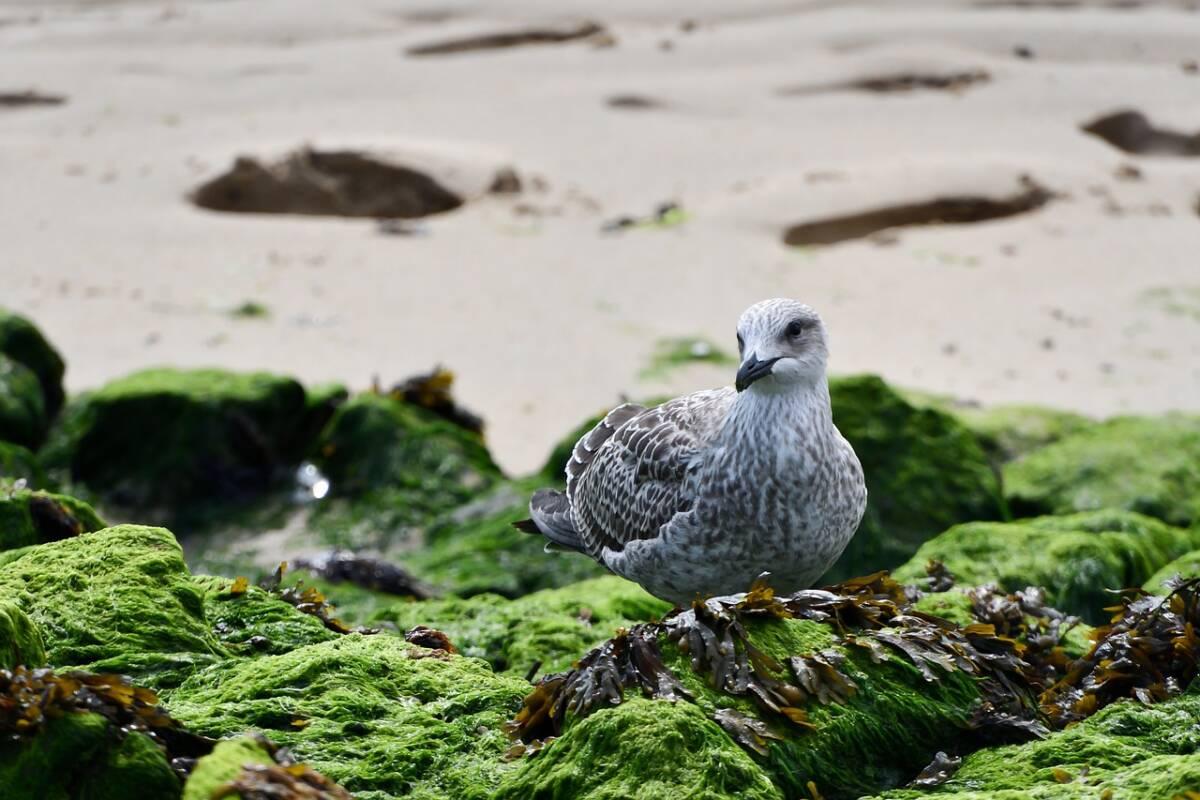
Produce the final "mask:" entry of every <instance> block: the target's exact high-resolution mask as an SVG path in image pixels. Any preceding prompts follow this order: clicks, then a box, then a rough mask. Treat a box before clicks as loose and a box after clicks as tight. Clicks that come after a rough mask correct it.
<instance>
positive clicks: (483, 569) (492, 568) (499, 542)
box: [402, 479, 607, 597]
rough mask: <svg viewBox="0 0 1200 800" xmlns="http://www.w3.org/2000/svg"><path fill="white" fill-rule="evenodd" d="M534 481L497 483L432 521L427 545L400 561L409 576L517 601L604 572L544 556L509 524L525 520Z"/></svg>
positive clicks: (576, 558)
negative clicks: (488, 492)
mask: <svg viewBox="0 0 1200 800" xmlns="http://www.w3.org/2000/svg"><path fill="white" fill-rule="evenodd" d="M539 485H541V484H540V483H539V482H538V480H536V479H535V480H534V481H528V480H526V481H516V482H513V483H508V484H502V485H501V486H499V487H498V488H497V489H496V490H495V492H493V493H492V494H490V495H486V496H484V497H482V498H480V499H479V500H478V501H477V502H475V503H472V504H470V505H468V506H463V507H461V508H457V509H455V510H454V511H452V512H450V513H448V514H444V515H442V516H441V517H439V518H438V519H437V520H435V521H434V522H432V523H431V524H430V526H429V528H428V529H427V531H426V546H425V548H424V549H422V550H418V551H416V552H413V553H411V554H408V555H405V556H404V557H403V558H402V560H403V562H404V564H405V566H406V567H408V568H409V569H410V570H411V571H412V572H413V574H414V575H417V576H419V577H421V578H422V579H424V580H426V581H429V582H430V583H433V584H435V585H436V586H438V587H440V588H442V589H443V590H444V591H447V592H452V593H454V594H457V595H462V596H469V595H474V594H482V593H484V592H491V593H494V594H499V595H503V596H505V597H519V596H521V595H523V594H528V593H529V592H534V591H537V590H539V589H547V588H554V587H558V586H565V585H568V584H571V583H575V582H576V581H581V580H584V579H587V578H594V577H597V576H599V575H604V574H607V570H605V569H604V568H603V567H601V566H600V565H599V564H597V563H596V562H595V561H593V560H592V559H590V558H588V557H587V556H583V555H579V554H577V553H547V552H545V540H544V539H543V538H542V537H540V536H531V535H530V534H527V533H522V532H521V531H518V530H517V529H516V528H514V527H513V526H512V525H513V523H514V522H516V521H517V520H521V519H525V518H526V517H528V516H529V497H530V495H531V494H532V493H533V490H534V488H535V487H536V486H539Z"/></svg>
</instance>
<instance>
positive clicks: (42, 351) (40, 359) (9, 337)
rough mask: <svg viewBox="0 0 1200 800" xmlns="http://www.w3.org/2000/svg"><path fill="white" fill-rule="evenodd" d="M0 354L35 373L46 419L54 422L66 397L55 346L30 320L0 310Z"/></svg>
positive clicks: (61, 363)
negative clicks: (40, 389) (39, 386)
mask: <svg viewBox="0 0 1200 800" xmlns="http://www.w3.org/2000/svg"><path fill="white" fill-rule="evenodd" d="M0 353H3V354H4V355H6V356H8V357H9V358H11V359H12V360H13V361H16V362H17V363H19V364H24V365H25V366H26V367H27V368H29V369H30V370H32V371H33V374H34V375H36V376H37V379H38V383H40V384H41V387H42V399H43V408H44V409H45V412H46V417H47V419H54V417H55V416H56V415H57V414H58V411H59V409H60V408H62V404H63V397H64V396H65V395H64V393H63V385H62V379H63V372H64V371H65V370H66V366H65V365H64V364H63V360H62V356H60V355H59V354H58V351H57V350H55V349H54V346H53V345H51V344H50V342H48V341H47V340H46V337H45V336H43V335H42V332H41V331H40V330H38V329H37V327H36V326H35V325H34V324H33V323H32V322H30V321H29V320H28V319H26V318H25V317H23V316H21V315H19V314H14V313H12V312H10V311H5V310H4V309H0Z"/></svg>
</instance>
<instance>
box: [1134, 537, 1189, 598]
mask: <svg viewBox="0 0 1200 800" xmlns="http://www.w3.org/2000/svg"><path fill="white" fill-rule="evenodd" d="M1197 538H1198V539H1200V536H1198V537H1197ZM1175 577H1180V578H1185V579H1186V578H1200V550H1193V551H1191V552H1190V553H1184V554H1183V555H1181V556H1180V557H1179V558H1177V559H1175V560H1174V561H1172V562H1171V563H1169V564H1167V565H1166V566H1164V567H1163V568H1162V569H1160V570H1158V572H1155V573H1154V574H1153V575H1151V576H1150V577H1149V578H1148V579H1147V580H1146V582H1145V583H1144V584H1142V588H1143V589H1145V590H1146V591H1148V592H1150V593H1151V594H1166V592H1167V591H1169V590H1168V589H1167V581H1169V580H1171V579H1172V578H1175Z"/></svg>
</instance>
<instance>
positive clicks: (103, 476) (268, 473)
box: [45, 369, 336, 510]
mask: <svg viewBox="0 0 1200 800" xmlns="http://www.w3.org/2000/svg"><path fill="white" fill-rule="evenodd" d="M333 397H336V395H334V396H332V397H331V396H318V397H316V398H314V399H312V400H310V398H309V397H308V396H307V395H306V394H305V391H304V388H303V387H302V386H301V385H300V384H299V383H297V382H296V381H294V380H292V379H291V378H284V377H279V376H275V375H268V374H266V373H235V372H225V371H221V370H207V369H202V370H178V369H153V370H146V371H143V372H138V373H134V374H132V375H128V376H126V377H124V378H119V379H117V380H115V381H113V382H111V383H109V384H107V385H105V386H103V387H102V388H100V389H98V390H96V391H94V392H91V393H87V394H84V395H81V396H79V397H76V398H74V399H73V400H72V402H71V403H70V404H69V405H68V407H67V409H66V411H65V412H64V416H63V420H62V422H61V424H60V425H59V427H58V428H57V429H56V430H55V432H54V435H53V436H52V440H51V441H50V443H49V444H48V445H47V447H46V454H45V460H46V463H47V465H48V466H50V467H58V468H60V469H65V470H67V471H69V474H70V478H71V479H72V480H74V481H77V482H79V483H81V484H83V485H85V486H87V487H88V488H89V489H92V490H94V491H96V492H99V493H101V494H103V495H104V496H105V497H106V498H107V499H109V500H110V501H112V502H114V503H117V504H120V505H126V506H135V507H143V508H144V507H163V506H170V507H172V510H175V509H177V508H178V507H179V506H180V505H183V504H187V503H193V502H205V503H207V504H208V505H210V506H211V505H212V504H213V500H214V498H220V499H221V500H227V499H235V500H236V499H245V498H247V497H250V496H254V495H256V494H258V493H260V492H262V491H263V490H264V489H266V488H267V487H268V486H270V485H272V483H273V482H275V481H276V480H278V479H279V478H281V477H282V475H283V474H284V473H285V471H286V469H287V468H288V467H294V466H295V465H296V464H297V463H298V462H299V461H300V459H301V457H302V456H303V454H304V453H305V451H306V450H307V449H308V447H309V446H310V444H311V441H312V437H313V436H314V435H315V432H316V430H318V429H319V428H320V426H321V424H323V422H324V421H325V420H326V419H328V417H329V415H330V413H331V412H332V409H331V408H330V404H331V403H332V402H333Z"/></svg>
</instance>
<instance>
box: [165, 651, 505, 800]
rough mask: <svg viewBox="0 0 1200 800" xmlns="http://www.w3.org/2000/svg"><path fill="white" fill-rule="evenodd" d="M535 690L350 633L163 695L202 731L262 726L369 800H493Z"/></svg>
mask: <svg viewBox="0 0 1200 800" xmlns="http://www.w3.org/2000/svg"><path fill="white" fill-rule="evenodd" d="M528 688H529V686H528V684H526V683H525V682H524V681H521V680H515V679H512V678H506V677H502V676H497V675H494V674H492V672H491V670H490V669H489V668H488V667H487V665H486V664H484V663H483V662H481V661H478V660H475V659H469V658H463V657H461V656H449V655H446V654H445V653H444V652H442V651H437V650H427V649H424V648H421V647H417V646H414V645H410V644H408V643H407V642H405V641H404V640H403V639H401V638H399V637H396V636H391V635H387V634H379V635H376V636H360V635H358V634H350V635H347V636H342V637H339V638H338V639H336V640H334V641H330V642H325V643H322V644H315V645H309V646H308V647H302V648H299V649H297V650H293V651H291V652H290V653H285V654H282V655H277V656H264V657H262V658H258V659H253V660H234V661H227V662H224V663H222V664H218V665H215V666H212V667H209V668H208V669H205V670H203V671H200V672H197V673H195V674H194V675H193V676H192V677H191V678H189V679H188V680H187V681H186V682H185V683H184V684H183V685H182V686H180V687H179V688H178V689H175V690H173V691H171V692H169V693H166V696H165V698H164V700H165V704H166V706H167V708H168V709H169V710H170V712H171V714H172V715H173V716H174V717H176V718H177V719H180V720H182V721H183V722H184V723H185V724H186V725H187V726H188V728H189V729H190V730H193V731H195V732H197V733H202V734H206V735H209V736H222V737H224V736H230V735H234V734H240V733H242V732H243V731H246V730H248V729H254V730H260V731H263V732H265V733H266V734H267V735H268V737H269V738H270V739H271V740H272V741H273V742H275V743H277V744H280V745H283V746H286V747H288V748H289V749H290V750H291V752H292V754H293V755H294V756H295V757H296V758H297V759H298V760H300V761H303V762H304V763H306V764H308V765H309V766H311V767H312V768H313V769H315V770H317V771H318V772H321V773H322V774H324V775H327V776H328V777H330V778H332V779H333V780H335V781H337V782H338V783H340V784H341V785H342V786H344V787H345V788H346V789H347V790H349V791H350V792H352V793H354V794H355V796H357V797H360V798H387V797H396V796H404V797H410V798H422V799H423V800H425V799H427V800H432V799H433V798H445V797H454V798H462V799H463V800H484V798H488V797H489V796H490V795H491V792H492V789H493V787H494V786H495V785H496V784H497V783H498V782H499V778H500V775H501V773H502V772H503V771H504V770H505V769H507V768H508V765H507V764H505V762H504V761H503V760H502V756H503V754H504V752H505V751H506V750H507V749H508V747H509V744H510V743H509V741H508V738H507V736H506V735H505V734H504V732H503V730H502V726H503V724H504V722H505V721H506V720H507V719H509V718H510V717H511V716H512V715H513V714H514V713H515V711H516V709H517V708H518V707H519V705H520V703H521V698H522V696H523V695H524V694H525V693H526V692H527V691H528Z"/></svg>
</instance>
